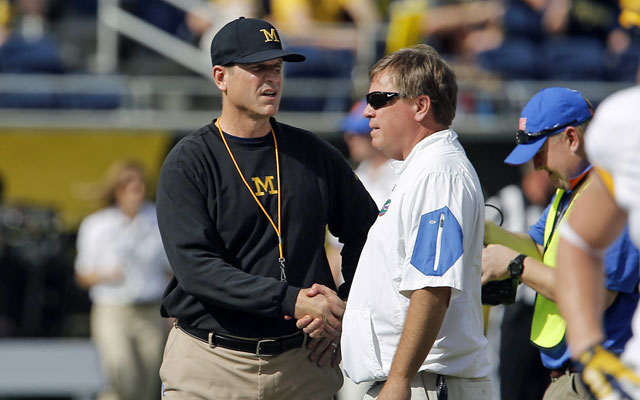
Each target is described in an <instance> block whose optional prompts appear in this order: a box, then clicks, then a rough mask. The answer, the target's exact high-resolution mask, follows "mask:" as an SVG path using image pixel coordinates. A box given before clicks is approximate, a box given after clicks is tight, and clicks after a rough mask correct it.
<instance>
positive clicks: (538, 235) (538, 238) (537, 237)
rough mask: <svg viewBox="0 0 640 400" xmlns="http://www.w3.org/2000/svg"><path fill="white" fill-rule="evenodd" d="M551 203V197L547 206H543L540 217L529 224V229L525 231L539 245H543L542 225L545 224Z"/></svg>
mask: <svg viewBox="0 0 640 400" xmlns="http://www.w3.org/2000/svg"><path fill="white" fill-rule="evenodd" d="M554 198H555V196H554ZM551 204H553V199H551V202H550V203H549V205H548V206H547V208H545V209H544V211H543V212H542V215H541V216H540V219H538V221H537V222H536V223H535V224H533V225H531V227H530V228H529V231H528V232H527V234H528V235H529V236H531V239H533V241H534V242H536V243H537V244H539V245H540V246H544V226H545V225H546V224H547V216H548V215H549V209H550V208H551Z"/></svg>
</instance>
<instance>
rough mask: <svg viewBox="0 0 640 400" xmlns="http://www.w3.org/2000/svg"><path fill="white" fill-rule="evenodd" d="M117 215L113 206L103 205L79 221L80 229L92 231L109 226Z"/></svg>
mask: <svg viewBox="0 0 640 400" xmlns="http://www.w3.org/2000/svg"><path fill="white" fill-rule="evenodd" d="M117 217H118V211H117V210H116V209H115V207H105V208H103V209H100V210H98V211H96V212H94V213H91V214H89V215H88V216H86V217H85V218H84V219H83V220H82V222H81V223H80V230H81V231H94V230H99V229H103V228H105V227H107V226H109V225H110V224H111V223H112V222H113V221H114V219H116V218H117Z"/></svg>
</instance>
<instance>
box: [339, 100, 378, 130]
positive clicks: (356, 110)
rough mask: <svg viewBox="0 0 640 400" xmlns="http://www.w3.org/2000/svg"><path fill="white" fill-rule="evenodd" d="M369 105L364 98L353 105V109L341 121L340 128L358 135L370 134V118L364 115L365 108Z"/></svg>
mask: <svg viewBox="0 0 640 400" xmlns="http://www.w3.org/2000/svg"><path fill="white" fill-rule="evenodd" d="M366 107H367V103H366V102H365V101H364V100H360V101H359V102H357V103H356V104H354V105H353V107H351V111H349V114H347V116H346V117H344V118H343V119H342V121H341V122H340V130H342V131H343V132H349V133H352V134H356V135H368V134H370V133H371V128H369V118H365V117H363V116H362V113H364V109H365V108H366Z"/></svg>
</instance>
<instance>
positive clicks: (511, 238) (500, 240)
mask: <svg viewBox="0 0 640 400" xmlns="http://www.w3.org/2000/svg"><path fill="white" fill-rule="evenodd" d="M484 244H486V245H490V244H501V245H503V246H506V247H509V248H511V249H514V250H516V251H517V253H518V254H520V253H522V254H526V255H527V256H529V257H532V258H535V259H536V260H542V246H540V245H539V244H537V243H536V242H535V241H534V240H533V239H532V238H531V236H529V235H527V234H526V233H520V232H509V231H507V230H506V229H503V228H501V227H499V226H498V225H496V224H494V223H493V222H491V221H486V222H485V224H484Z"/></svg>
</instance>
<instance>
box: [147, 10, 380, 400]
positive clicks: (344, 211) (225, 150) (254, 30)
mask: <svg viewBox="0 0 640 400" xmlns="http://www.w3.org/2000/svg"><path fill="white" fill-rule="evenodd" d="M211 59H212V63H213V80H214V83H215V85H216V86H217V87H218V89H219V90H220V92H221V93H222V113H221V115H220V117H219V118H217V119H216V120H214V121H213V122H212V123H210V124H208V125H206V126H204V127H202V128H200V129H198V130H197V131H195V132H193V133H191V134H189V135H188V136H186V137H185V138H183V139H182V140H181V141H180V142H179V143H178V144H177V145H176V146H175V147H174V148H173V149H172V150H171V152H170V153H169V155H168V156H167V159H166V160H165V162H164V165H163V167H162V172H161V174H160V179H159V183H158V193H157V212H158V222H159V226H160V231H161V234H162V239H163V241H164V245H165V249H166V251H167V255H168V257H169V260H170V262H171V266H172V269H173V271H174V273H175V276H174V278H173V280H172V281H171V283H170V284H169V286H168V287H167V290H166V291H165V295H164V298H163V302H162V307H161V313H162V315H163V316H165V317H171V318H175V321H176V322H175V324H174V329H172V330H171V332H170V334H169V338H168V340H167V345H166V349H165V354H164V359H163V364H162V367H161V369H160V376H161V378H162V382H163V396H164V397H167V398H174V399H183V398H206V399H225V400H227V399H240V398H260V399H266V400H268V399H305V400H306V399H330V398H331V396H332V395H333V394H334V393H335V392H336V391H337V390H338V389H339V388H340V386H341V384H342V374H341V372H340V370H339V369H338V368H336V367H337V365H338V363H339V362H340V349H339V340H338V337H339V335H340V330H341V320H342V314H343V313H344V302H343V301H342V299H345V298H346V296H347V294H348V290H349V287H350V284H351V280H352V278H353V275H354V272H355V266H356V263H357V260H358V257H359V255H360V251H361V249H362V246H363V244H364V241H365V239H366V235H367V232H368V230H369V227H370V226H371V224H372V223H373V221H374V219H375V218H376V215H377V211H376V207H375V203H374V202H373V200H371V198H370V196H369V194H368V193H367V191H366V190H365V189H364V187H363V186H362V184H361V183H360V182H359V181H358V180H357V178H356V177H355V175H354V173H353V171H352V170H351V168H350V166H349V164H348V163H347V162H346V160H345V159H344V157H343V156H342V155H341V154H340V153H339V152H338V151H337V150H335V149H334V148H333V147H331V146H330V145H329V144H328V143H326V142H325V141H323V140H322V139H320V138H318V137H317V136H315V135H314V134H312V133H310V132H307V131H304V130H302V129H298V128H294V127H292V126H289V125H285V124H282V123H279V122H276V120H275V119H274V118H273V117H274V115H275V114H276V113H277V112H278V106H279V102H280V96H281V89H282V65H283V61H291V62H299V61H303V60H304V56H302V55H300V54H296V53H292V52H288V51H285V50H283V49H282V44H281V42H280V37H279V35H278V32H277V31H276V30H275V28H274V27H273V26H272V25H270V24H269V23H267V22H265V21H262V20H257V19H251V18H240V19H237V20H234V21H232V22H230V23H229V24H227V25H225V26H224V27H223V28H222V29H221V30H220V31H219V32H218V33H217V34H216V36H215V37H214V39H213V42H212V44H211ZM327 226H328V227H329V230H330V231H331V233H332V234H333V235H335V236H337V237H338V238H339V239H340V241H341V242H343V243H344V249H343V251H342V260H343V265H342V273H343V276H344V278H345V281H346V282H345V283H344V284H342V285H341V286H340V288H339V289H338V288H336V285H335V283H334V281H333V279H332V275H331V270H330V268H329V264H328V262H327V259H326V255H325V251H324V237H325V229H326V227H327ZM313 285H316V288H315V290H314V291H310V290H309V288H311V287H312V286H313ZM318 288H320V289H321V290H317V289H318ZM335 291H337V293H338V294H336V292H335ZM318 292H320V294H316V293H318ZM341 298H342V299H341ZM295 320H299V321H298V325H299V326H300V327H304V332H303V331H301V330H300V329H298V328H297V326H296V321H295ZM311 321H312V322H311ZM310 322H311V323H310ZM305 333H308V334H309V336H311V337H313V339H309V341H307V335H305ZM305 344H306V345H305Z"/></svg>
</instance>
